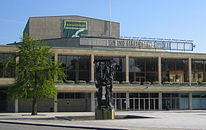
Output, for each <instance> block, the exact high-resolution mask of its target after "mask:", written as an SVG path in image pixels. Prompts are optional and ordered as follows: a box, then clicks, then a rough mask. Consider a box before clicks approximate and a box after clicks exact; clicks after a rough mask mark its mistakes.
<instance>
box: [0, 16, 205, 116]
mask: <svg viewBox="0 0 206 130" xmlns="http://www.w3.org/2000/svg"><path fill="white" fill-rule="evenodd" d="M24 33H28V34H29V35H30V37H31V38H32V39H34V40H43V41H44V43H45V44H47V45H49V46H52V49H51V51H53V52H54V53H55V57H54V60H55V61H56V62H61V63H62V66H63V67H64V70H65V73H66V74H67V75H68V76H67V80H66V81H65V83H56V87H57V90H58V95H57V96H56V97H55V98H54V99H47V100H42V101H39V102H38V109H39V111H45V112H47V111H55V112H56V111H59V112H61V111H94V110H95V92H96V91H97V89H96V88H95V67H94V63H93V62H94V61H95V60H96V59H102V58H109V59H113V60H114V61H115V62H116V63H117V65H118V70H117V73H116V75H115V78H114V80H115V81H114V86H113V97H114V106H115V109H116V110H120V111H123V110H131V111H133V110H168V109H170V110H179V109H206V54H199V53H187V52H173V51H168V48H170V49H172V46H174V45H175V47H176V49H183V50H185V47H186V46H188V45H190V44H187V43H188V41H184V40H179V41H178V40H169V39H167V40H161V39H159V40H158V39H156V40H154V39H152V40H151V39H147V40H138V39H128V38H127V39H125V38H120V24H119V23H117V22H110V21H105V20H99V19H93V18H87V17H81V16H54V17H32V18H29V20H28V22H27V24H26V27H25V30H24ZM173 43H174V44H173ZM16 51H17V49H16V47H15V45H13V44H8V45H1V46H0V59H7V58H8V57H12V55H13V54H14V53H15V52H16ZM14 60H15V59H14ZM14 77H15V74H14V68H12V67H11V68H10V69H7V70H5V68H4V67H3V61H0V111H2V112H5V111H7V112H25V111H30V110H31V109H30V108H31V102H29V101H23V100H18V99H16V100H14V101H11V100H9V99H7V95H6V93H5V91H6V90H7V88H8V87H11V85H12V83H13V82H14Z"/></svg>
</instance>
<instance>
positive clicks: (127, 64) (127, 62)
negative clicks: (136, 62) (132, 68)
mask: <svg viewBox="0 0 206 130" xmlns="http://www.w3.org/2000/svg"><path fill="white" fill-rule="evenodd" d="M125 64H126V65H125V66H126V82H129V56H126V63H125Z"/></svg>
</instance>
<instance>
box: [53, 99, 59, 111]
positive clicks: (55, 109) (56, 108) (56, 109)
mask: <svg viewBox="0 0 206 130" xmlns="http://www.w3.org/2000/svg"><path fill="white" fill-rule="evenodd" d="M57 105H58V103H57V95H56V96H55V97H54V112H58V107H57Z"/></svg>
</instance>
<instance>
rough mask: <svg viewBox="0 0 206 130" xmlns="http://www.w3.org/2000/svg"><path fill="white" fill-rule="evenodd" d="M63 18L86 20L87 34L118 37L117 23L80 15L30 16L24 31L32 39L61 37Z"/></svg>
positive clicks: (118, 28)
mask: <svg viewBox="0 0 206 130" xmlns="http://www.w3.org/2000/svg"><path fill="white" fill-rule="evenodd" d="M63 20H82V21H87V24H88V34H87V36H94V37H114V38H119V37H120V24H119V23H117V22H110V21H105V20H99V19H93V18H88V17H82V16H50V17H31V18H29V20H28V22H27V24H26V27H25V29H24V33H28V34H29V35H30V36H31V38H32V39H34V40H42V39H54V38H62V37H63V34H62V33H63V32H62V30H63Z"/></svg>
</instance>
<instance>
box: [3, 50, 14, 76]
mask: <svg viewBox="0 0 206 130" xmlns="http://www.w3.org/2000/svg"><path fill="white" fill-rule="evenodd" d="M9 58H13V60H14V61H15V58H14V54H9V53H0V78H13V77H14V76H15V67H14V66H12V65H11V66H8V68H5V62H6V60H7V59H9Z"/></svg>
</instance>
